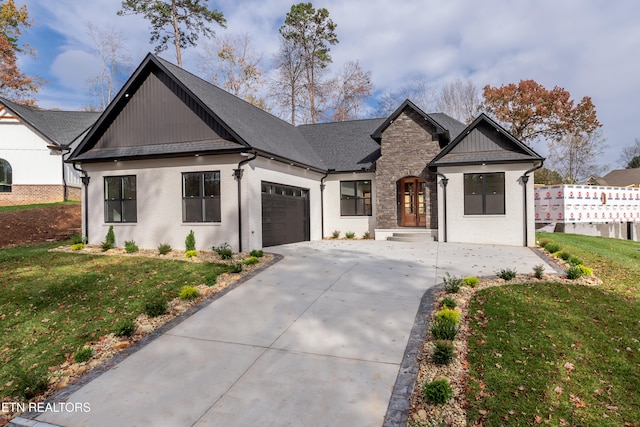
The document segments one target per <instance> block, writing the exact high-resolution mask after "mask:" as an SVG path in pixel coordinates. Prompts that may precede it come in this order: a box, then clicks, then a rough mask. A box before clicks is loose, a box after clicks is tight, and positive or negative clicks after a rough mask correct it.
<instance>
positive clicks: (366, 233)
mask: <svg viewBox="0 0 640 427" xmlns="http://www.w3.org/2000/svg"><path fill="white" fill-rule="evenodd" d="M362 238H363V239H364V240H371V233H370V232H368V231H365V232H364V234H363V235H362Z"/></svg>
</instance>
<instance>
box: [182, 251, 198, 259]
mask: <svg viewBox="0 0 640 427" xmlns="http://www.w3.org/2000/svg"><path fill="white" fill-rule="evenodd" d="M197 256H198V251H196V250H189V251H186V252H185V253H184V257H185V258H193V257H197Z"/></svg>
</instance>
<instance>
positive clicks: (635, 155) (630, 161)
mask: <svg viewBox="0 0 640 427" xmlns="http://www.w3.org/2000/svg"><path fill="white" fill-rule="evenodd" d="M618 164H619V165H620V166H622V167H624V168H626V169H633V168H637V167H640V138H636V139H635V142H634V144H633V145H629V146H627V147H624V148H623V149H622V152H621V153H620V158H619V159H618Z"/></svg>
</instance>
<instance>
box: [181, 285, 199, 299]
mask: <svg viewBox="0 0 640 427" xmlns="http://www.w3.org/2000/svg"><path fill="white" fill-rule="evenodd" d="M199 296H200V292H199V291H198V289H197V288H195V287H193V286H183V287H182V289H180V299H182V300H188V299H195V298H198V297H199Z"/></svg>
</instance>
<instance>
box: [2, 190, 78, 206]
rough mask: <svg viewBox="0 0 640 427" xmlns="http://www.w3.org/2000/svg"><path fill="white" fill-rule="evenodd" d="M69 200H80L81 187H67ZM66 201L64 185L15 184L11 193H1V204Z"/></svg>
mask: <svg viewBox="0 0 640 427" xmlns="http://www.w3.org/2000/svg"><path fill="white" fill-rule="evenodd" d="M67 190H68V194H67V199H68V200H80V199H81V196H82V194H81V189H80V188H78V187H67ZM62 201H64V186H62V185H13V186H11V192H10V193H0V206H11V205H31V204H37V203H55V202H62Z"/></svg>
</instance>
